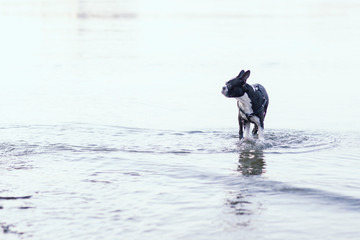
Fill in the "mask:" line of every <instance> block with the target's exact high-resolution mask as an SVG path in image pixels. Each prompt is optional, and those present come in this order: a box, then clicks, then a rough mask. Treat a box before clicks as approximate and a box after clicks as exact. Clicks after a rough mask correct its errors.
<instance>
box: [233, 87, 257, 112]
mask: <svg viewBox="0 0 360 240" xmlns="http://www.w3.org/2000/svg"><path fill="white" fill-rule="evenodd" d="M244 89H245V93H244V95H242V96H241V97H238V98H236V100H237V102H238V103H237V105H238V107H239V108H241V109H242V110H243V111H244V112H246V113H248V114H251V113H253V112H254V110H253V107H254V104H255V105H256V104H257V103H256V102H257V98H258V96H257V94H256V92H255V89H254V87H253V86H251V85H249V84H247V83H246V84H245V86H244Z"/></svg>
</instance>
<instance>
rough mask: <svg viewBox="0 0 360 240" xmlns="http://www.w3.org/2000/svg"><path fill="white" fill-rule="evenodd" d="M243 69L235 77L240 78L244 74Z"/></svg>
mask: <svg viewBox="0 0 360 240" xmlns="http://www.w3.org/2000/svg"><path fill="white" fill-rule="evenodd" d="M244 72H245V71H244V70H241V72H240V73H239V75H238V76H237V77H236V78H241V77H242V76H243V75H244Z"/></svg>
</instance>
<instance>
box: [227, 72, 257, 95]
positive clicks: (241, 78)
mask: <svg viewBox="0 0 360 240" xmlns="http://www.w3.org/2000/svg"><path fill="white" fill-rule="evenodd" d="M249 76H250V70H247V71H246V72H245V71H244V70H241V72H240V73H239V75H238V76H237V77H236V78H233V79H231V80H229V81H227V82H226V83H225V86H224V87H223V88H222V91H221V93H222V94H223V95H224V96H225V97H229V98H234V97H241V96H242V95H244V93H245V89H244V87H245V84H246V80H247V79H248V77H249Z"/></svg>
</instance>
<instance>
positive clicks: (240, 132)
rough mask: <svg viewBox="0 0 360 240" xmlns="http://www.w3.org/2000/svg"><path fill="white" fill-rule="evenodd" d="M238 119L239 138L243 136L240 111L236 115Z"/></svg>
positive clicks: (242, 122)
mask: <svg viewBox="0 0 360 240" xmlns="http://www.w3.org/2000/svg"><path fill="white" fill-rule="evenodd" d="M238 121H239V139H242V138H243V137H244V119H243V118H242V117H241V115H240V112H239V116H238Z"/></svg>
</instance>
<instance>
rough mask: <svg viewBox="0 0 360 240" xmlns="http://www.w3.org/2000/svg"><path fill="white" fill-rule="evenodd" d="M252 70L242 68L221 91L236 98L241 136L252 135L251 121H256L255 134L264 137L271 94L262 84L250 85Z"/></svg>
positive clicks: (229, 96) (247, 136)
mask: <svg viewBox="0 0 360 240" xmlns="http://www.w3.org/2000/svg"><path fill="white" fill-rule="evenodd" d="M249 76H250V71H249V70H248V71H246V72H245V71H244V70H242V71H241V72H240V73H239V75H238V76H237V77H236V78H233V79H231V80H229V81H227V82H226V83H225V86H224V87H223V88H222V91H221V93H222V94H223V95H224V96H225V97H228V98H235V99H236V100H237V106H238V108H239V117H238V119H239V128H240V130H239V138H240V139H241V138H243V133H244V130H245V138H247V139H248V138H249V137H250V123H254V124H255V126H254V129H253V134H254V135H256V134H258V137H259V139H260V140H263V139H264V119H265V115H266V110H267V107H268V105H269V96H268V94H267V92H266V90H265V88H264V87H263V86H262V85H260V84H254V85H249V84H247V83H246V80H247V79H248V77H249Z"/></svg>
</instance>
